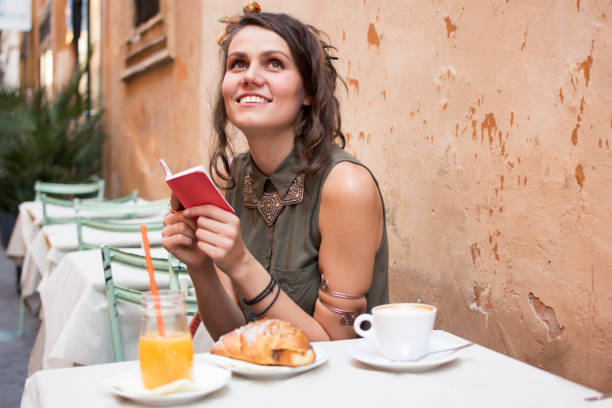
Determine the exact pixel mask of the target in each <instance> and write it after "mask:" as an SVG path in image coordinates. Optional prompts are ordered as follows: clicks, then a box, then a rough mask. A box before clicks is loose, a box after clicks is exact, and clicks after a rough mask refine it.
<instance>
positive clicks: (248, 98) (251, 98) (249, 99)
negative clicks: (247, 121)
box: [240, 95, 266, 103]
mask: <svg viewBox="0 0 612 408" xmlns="http://www.w3.org/2000/svg"><path fill="white" fill-rule="evenodd" d="M249 102H251V103H253V102H254V103H264V102H266V100H265V99H264V98H262V97H261V96H254V95H249V96H245V97H243V98H240V103H249Z"/></svg>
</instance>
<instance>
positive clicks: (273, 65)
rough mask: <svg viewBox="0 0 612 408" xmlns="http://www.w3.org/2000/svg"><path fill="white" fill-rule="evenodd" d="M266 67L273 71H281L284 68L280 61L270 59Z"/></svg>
mask: <svg viewBox="0 0 612 408" xmlns="http://www.w3.org/2000/svg"><path fill="white" fill-rule="evenodd" d="M268 66H269V67H270V68H273V69H283V68H284V67H285V66H284V65H283V63H282V62H281V61H280V60H277V59H272V60H270V62H268Z"/></svg>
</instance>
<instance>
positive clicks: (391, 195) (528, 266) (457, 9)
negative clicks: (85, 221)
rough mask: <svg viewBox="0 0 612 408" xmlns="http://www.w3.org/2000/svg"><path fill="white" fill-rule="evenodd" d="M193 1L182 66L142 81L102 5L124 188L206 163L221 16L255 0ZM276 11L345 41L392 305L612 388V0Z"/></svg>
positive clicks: (148, 187) (352, 131)
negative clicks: (433, 310)
mask: <svg viewBox="0 0 612 408" xmlns="http://www.w3.org/2000/svg"><path fill="white" fill-rule="evenodd" d="M109 3H110V4H109ZM184 3H186V4H187V5H186V6H185V7H181V8H180V10H179V9H178V8H177V10H176V13H177V14H176V21H179V22H180V24H177V25H176V33H175V34H176V38H177V42H176V43H177V58H176V61H175V63H172V64H169V65H167V66H165V67H164V68H160V69H158V70H156V71H153V72H151V73H149V74H146V75H143V76H142V78H141V79H137V80H134V81H133V82H131V83H129V84H125V83H122V82H121V81H120V80H119V79H118V73H117V70H118V69H119V67H120V65H121V61H122V60H121V58H120V53H121V44H120V42H121V40H122V36H125V33H120V31H121V29H119V28H117V27H123V26H124V25H125V21H123V20H125V19H126V18H129V17H126V13H127V16H129V13H128V12H127V11H126V10H123V9H122V8H127V7H128V6H127V3H125V5H124V4H123V2H118V1H112V2H107V3H106V4H107V7H106V9H107V12H108V13H111V14H110V15H113V16H115V18H114V19H113V21H112V23H111V22H110V21H109V19H106V21H105V24H106V32H107V33H108V34H107V36H108V38H107V39H106V40H108V41H106V46H105V57H104V59H105V79H104V81H105V94H106V102H107V109H108V112H109V116H108V120H109V125H110V131H111V134H112V139H111V143H109V146H108V149H107V161H106V174H107V175H110V180H111V183H110V185H111V191H112V192H113V193H114V194H119V193H127V192H129V191H131V189H133V188H138V189H140V190H141V192H143V195H144V196H145V197H149V198H160V197H164V196H167V194H168V191H167V190H166V189H165V187H164V186H163V183H162V182H161V174H160V171H159V169H158V164H157V159H158V158H159V157H161V156H163V157H166V158H168V163H169V164H170V166H171V167H172V168H173V169H174V170H180V169H184V168H187V167H189V166H192V165H195V164H197V163H198V162H200V160H205V159H204V158H205V157H207V155H208V143H209V138H208V137H209V135H210V122H209V118H210V100H211V95H212V91H213V90H214V89H215V86H216V83H217V80H218V48H217V46H216V43H215V39H216V37H217V35H218V33H219V31H220V30H221V28H222V25H221V24H219V23H216V20H217V18H219V17H220V16H223V15H228V14H233V13H237V12H238V11H239V10H240V8H241V6H242V3H243V2H242V1H238V0H231V1H210V2H207V3H206V7H205V8H200V6H199V4H200V3H199V2H198V1H195V0H192V1H185V2H184ZM390 4H392V5H393V6H392V7H391V6H390ZM263 7H264V9H265V10H270V11H284V12H288V13H290V14H293V15H295V16H297V17H299V18H301V19H303V20H304V21H306V22H309V23H312V24H315V25H316V26H317V27H319V28H321V29H323V30H324V31H326V32H327V33H328V34H329V35H330V37H331V40H332V42H333V43H334V44H335V45H336V46H337V47H338V50H339V56H340V60H339V61H338V68H339V71H340V73H341V74H342V75H343V76H344V78H345V79H346V81H347V83H348V86H349V92H348V95H344V96H342V100H343V101H342V102H343V123H344V130H345V132H346V133H347V137H348V138H349V142H348V146H347V149H348V151H350V152H351V153H353V154H355V155H356V156H357V157H358V158H360V159H361V160H362V161H363V162H365V163H366V164H368V165H369V166H370V167H371V168H372V170H373V171H374V173H375V174H377V175H378V179H379V181H380V183H381V187H382V190H383V194H384V196H385V201H386V205H387V211H388V218H387V222H388V228H389V237H390V244H391V259H390V265H391V270H390V274H391V296H392V300H393V301H423V302H429V303H433V304H436V305H437V306H438V307H439V315H438V319H437V327H438V328H441V329H444V330H448V331H451V332H453V333H456V334H458V335H461V336H463V337H466V338H469V339H471V340H473V341H476V342H478V343H480V344H483V345H485V346H487V347H490V348H493V349H495V350H498V351H500V352H503V353H505V354H507V355H509V356H512V357H514V358H517V359H520V360H522V361H525V362H528V363H530V364H533V365H535V366H538V367H541V368H544V369H546V370H549V371H551V372H553V373H556V374H558V375H561V376H563V377H566V378H569V379H571V380H574V381H577V382H579V383H582V384H586V385H589V386H591V387H595V388H598V389H600V390H611V387H612V385H611V384H612V369H611V368H610V367H612V352H611V351H610V347H608V344H609V343H610V341H611V335H610V334H609V333H611V332H612V296H610V295H609V294H610V293H611V291H612V246H611V244H610V243H611V242H612V228H610V225H612V200H610V197H612V177H611V176H610V175H611V174H612V151H611V150H610V142H612V108H611V106H612V96H611V95H612V75H610V74H611V73H612V72H611V71H610V67H611V66H612V43H611V42H610V40H611V39H612V25H611V22H610V19H611V18H612V4H610V3H609V2H587V1H580V0H579V1H577V2H557V1H552V0H549V1H538V2H518V1H504V0H495V1H490V0H472V1H466V0H450V1H442V0H433V1H430V2H414V1H408V0H398V1H394V2H387V1H382V0H362V1H359V2H355V1H354V2H329V1H323V0H313V1H309V2H284V1H280V0H266V1H265V2H264V4H263ZM128 23H129V21H128Z"/></svg>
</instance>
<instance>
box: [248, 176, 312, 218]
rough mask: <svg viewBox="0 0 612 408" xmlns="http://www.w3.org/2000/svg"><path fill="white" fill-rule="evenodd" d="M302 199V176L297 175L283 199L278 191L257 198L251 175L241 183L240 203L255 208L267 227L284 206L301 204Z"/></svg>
mask: <svg viewBox="0 0 612 408" xmlns="http://www.w3.org/2000/svg"><path fill="white" fill-rule="evenodd" d="M303 199H304V175H303V174H298V175H297V176H295V178H294V179H293V182H292V183H291V185H290V186H289V190H287V193H285V195H284V196H283V197H281V195H280V194H279V192H278V191H275V192H273V193H265V192H264V193H263V194H262V195H261V198H258V197H257V195H256V194H255V190H254V188H253V180H252V179H251V173H250V172H248V173H247V174H246V176H245V177H244V180H243V181H242V203H243V205H244V206H245V207H246V208H257V211H259V214H261V216H262V217H263V219H264V222H265V223H266V225H267V226H268V227H269V226H271V225H272V224H274V221H276V218H277V217H278V215H279V214H280V213H281V211H282V210H283V208H284V207H285V206H286V205H293V204H298V203H301V202H302V200H303Z"/></svg>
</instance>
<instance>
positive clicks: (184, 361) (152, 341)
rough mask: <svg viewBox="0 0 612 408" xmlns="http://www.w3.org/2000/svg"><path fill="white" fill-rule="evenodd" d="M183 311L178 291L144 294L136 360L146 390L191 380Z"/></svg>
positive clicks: (190, 352) (188, 338) (189, 346)
mask: <svg viewBox="0 0 612 408" xmlns="http://www.w3.org/2000/svg"><path fill="white" fill-rule="evenodd" d="M185 311H186V306H185V300H184V298H183V294H182V293H181V292H179V291H172V290H160V291H159V294H158V295H157V296H155V295H153V294H152V293H151V292H146V293H144V294H143V296H142V320H141V326H140V340H139V343H138V359H139V360H140V373H141V376H142V382H143V384H144V386H145V388H147V389H153V388H157V387H159V386H161V385H164V384H168V383H171V382H172V381H175V380H179V379H182V378H185V379H188V380H193V344H192V342H191V335H190V333H189V327H188V325H187V317H186V314H185ZM162 322H163V323H162ZM161 326H163V327H161Z"/></svg>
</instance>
